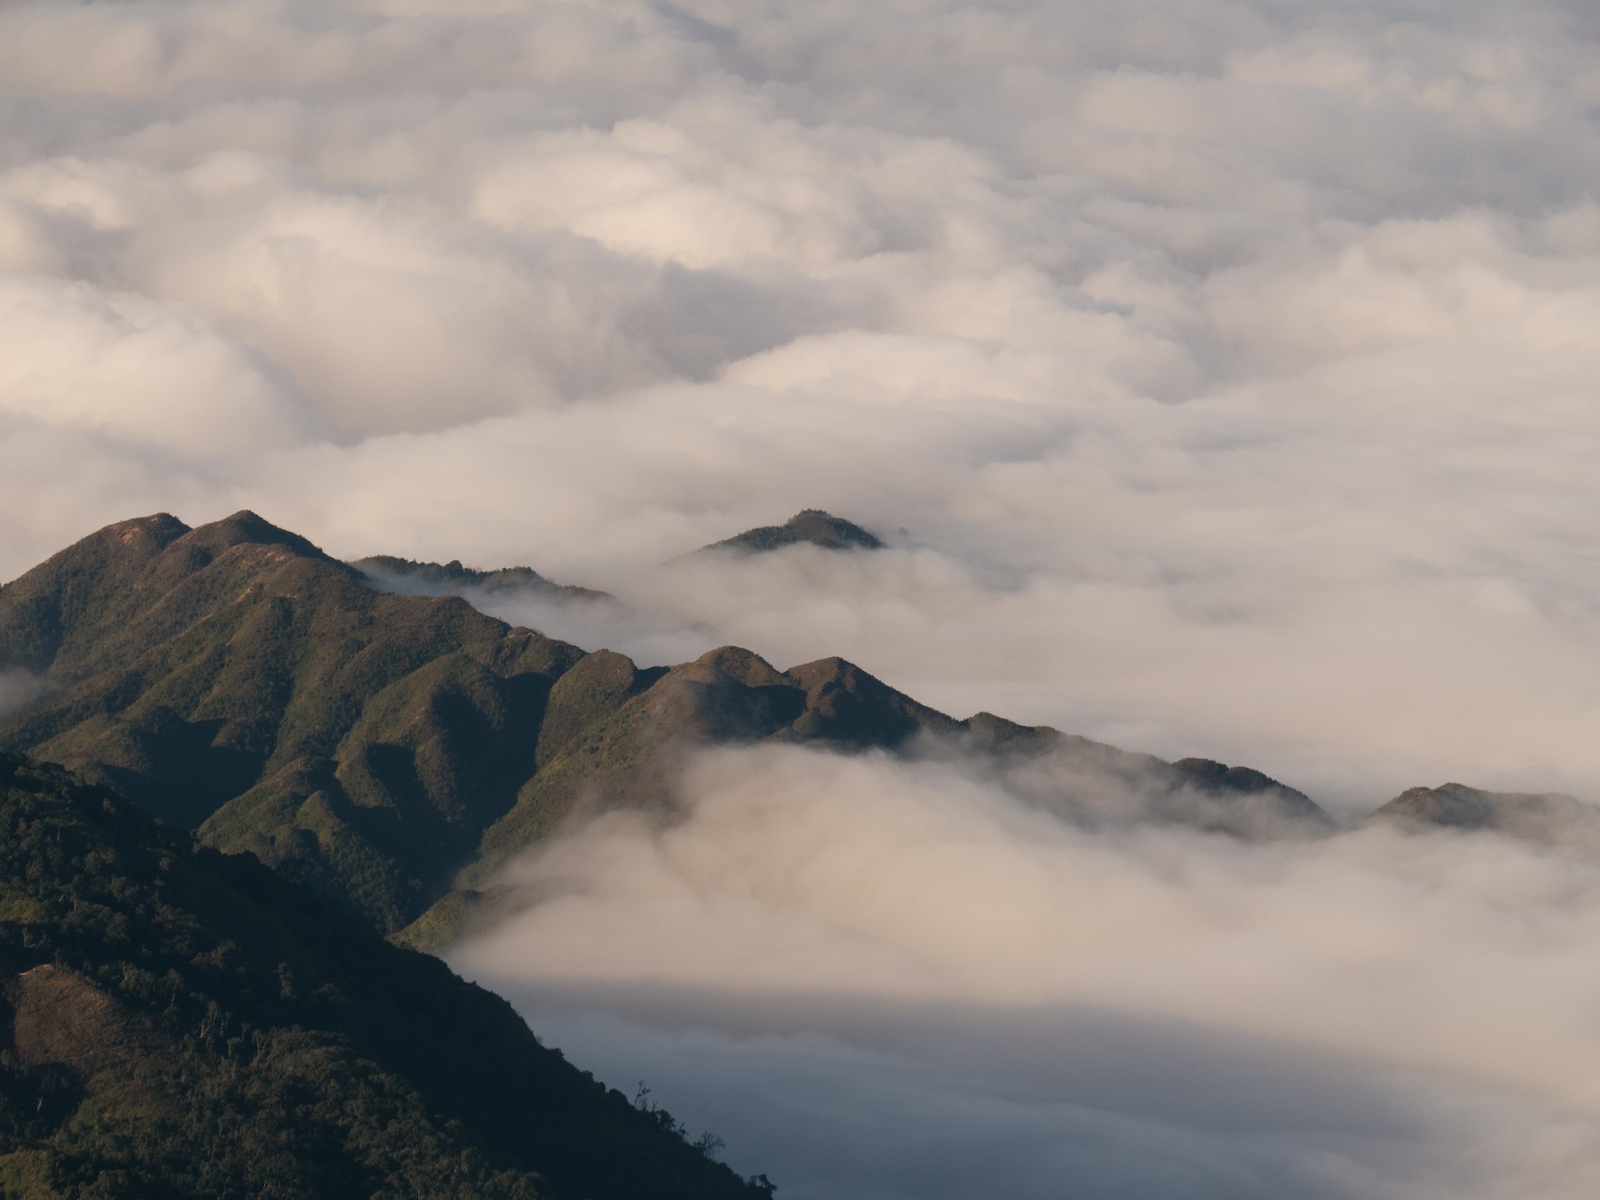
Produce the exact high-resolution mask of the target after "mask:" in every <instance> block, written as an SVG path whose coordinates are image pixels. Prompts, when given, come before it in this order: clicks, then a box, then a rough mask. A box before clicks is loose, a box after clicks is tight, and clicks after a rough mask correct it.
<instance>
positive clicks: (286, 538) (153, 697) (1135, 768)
mask: <svg viewBox="0 0 1600 1200" xmlns="http://www.w3.org/2000/svg"><path fill="white" fill-rule="evenodd" d="M369 582H370V581H369V580H368V579H367V578H366V577H365V576H364V575H363V574H362V573H361V572H360V571H358V570H356V569H354V568H352V567H350V566H347V565H345V564H343V563H340V562H336V561H334V560H333V559H331V558H329V557H328V556H326V555H324V554H323V553H322V552H321V551H320V550H318V549H317V548H316V547H315V546H313V545H312V544H311V543H310V542H308V541H306V540H305V539H304V538H301V537H298V536H297V535H295V534H292V533H288V532H286V531H284V530H282V529H278V528H276V527H275V526H272V525H270V524H268V523H267V522H266V521H263V520H262V519H261V518H259V517H257V516H255V515H254V514H252V513H248V512H245V513H238V514H236V515H234V516H232V517H229V518H227V519H226V520H223V521H218V522H216V523H214V524H211V525H205V526H201V527H200V528H197V529H190V528H189V527H188V526H186V525H184V524H183V523H182V522H180V521H178V520H176V519H175V518H173V517H170V516H166V515H157V516H154V517H147V518H142V519H140V520H135V521H126V522H122V523H120V524H117V525H113V526H109V527H108V528H106V529H103V530H101V531H100V532H98V533H96V534H93V535H91V536H90V537H88V538H85V539H84V540H83V541H81V542H79V543H78V544H77V545H75V546H72V547H70V548H69V549H67V550H64V551H62V552H61V553H60V554H57V555H56V556H54V557H53V558H51V559H50V560H49V561H47V562H45V563H44V564H42V565H41V566H39V567H36V568H35V569H33V570H32V571H29V572H28V573H27V574H25V575H23V576H22V577H21V578H20V579H18V580H16V581H15V582H13V583H11V584H8V585H6V586H5V587H4V588H3V589H0V667H12V668H23V669H27V670H30V671H33V672H36V673H38V674H40V675H42V676H43V677H44V678H45V679H46V680H47V681H48V682H49V683H50V684H51V685H52V686H54V687H55V688H56V689H57V690H56V691H54V692H53V693H52V694H50V695H48V696H46V697H45V698H44V699H42V700H40V701H38V702H36V703H35V704H33V705H32V706H31V707H29V708H28V709H26V710H25V711H23V712H21V713H17V714H14V715H13V716H12V717H11V718H9V719H8V720H6V721H4V722H0V750H5V751H12V752H24V753H27V754H29V755H31V756H33V757H35V758H37V759H41V760H46V761H53V762H60V763H63V764H66V765H67V766H69V767H71V768H73V769H74V770H77V771H80V772H82V773H83V774H84V776H85V777H86V778H89V779H91V780H94V781H98V782H101V783H104V784H106V785H107V786H110V787H113V788H115V789H116V790H118V791H120V792H122V793H123V794H125V795H127V796H129V797H130V798H132V799H134V800H136V801H137V802H139V803H140V804H141V805H143V806H144V807H145V808H147V809H148V810H149V811H150V812H152V813H154V814H155V815H157V816H160V817H162V818H163V819H165V820H167V821H168V822H169V823H171V824H173V825H175V826H179V827H182V828H191V829H196V830H197V831H198V834H199V836H200V838H201V840H202V841H204V842H206V843H207V844H210V845H213V846H216V847H218V848H220V849H224V850H228V851H245V850H248V851H250V852H252V853H254V854H255V855H256V856H257V857H259V858H260V859H261V860H262V861H263V862H265V863H267V864H269V865H271V866H274V867H278V868H280V869H281V870H283V871H285V872H286V873H288V874H289V875H290V876H291V877H293V878H296V879H299V880H301V881H304V882H307V883H310V884H312V885H313V886H316V887H317V888H319V889H321V890H323V891H325V892H327V893H329V894H331V895H334V896H337V897H339V898H340V899H342V900H343V901H345V902H346V903H348V904H350V905H351V906H353V907H354V908H356V909H357V910H359V911H360V912H362V913H364V914H365V915H366V916H367V917H368V918H369V919H370V920H372V921H373V922H374V923H375V924H376V925H377V926H378V927H379V928H380V929H382V930H384V931H387V932H392V931H395V930H398V929H400V928H402V927H404V926H406V925H408V924H409V923H411V922H413V921H414V920H415V919H416V918H417V917H418V916H419V915H421V914H423V913H424V912H425V911H427V910H428V909H429V908H430V906H431V905H433V904H434V903H435V902H436V901H438V900H439V899H440V898H441V897H445V896H447V895H448V894H449V893H451V889H452V887H453V886H454V885H455V884H456V882H457V879H458V875H460V873H461V872H462V871H463V870H465V871H466V875H465V876H464V880H465V882H467V883H469V884H474V885H476V884H481V883H482V882H483V881H485V880H487V879H489V878H490V876H491V875H492V874H493V872H494V870H495V869H496V868H497V867H499V866H500V865H501V864H503V863H504V862H505V861H506V860H507V859H508V858H509V857H510V856H512V855H513V854H515V853H517V852H518V851H520V850H522V849H524V848H525V847H527V846H529V845H530V844H532V843H533V842H535V841H537V840H538V839H540V838H542V837H544V836H546V835H548V834H549V833H550V832H551V831H552V830H553V829H555V828H556V827H557V826H558V825H559V824H560V823H561V822H562V821H563V820H565V819H566V818H568V817H569V816H570V815H571V814H572V813H573V812H574V811H575V810H577V809H578V808H579V807H581V806H583V805H602V804H618V803H620V804H635V805H637V804H656V803H664V802H667V801H668V800H669V798H670V792H671V788H670V783H671V779H672V775H673V771H674V768H675V765H676V764H677V762H678V761H679V759H680V757H681V754H682V753H683V752H684V751H685V750H687V749H690V748H693V747H695V746H704V745H714V744H719V743H727V742H750V741H761V740H771V741H780V742H791V743H807V744H814V745H817V746H820V747H824V748H829V749H833V750H838V751H859V750H862V749H867V748H881V749H885V750H892V751H895V752H897V753H906V754H924V755H926V754H939V753H946V754H954V755H961V756H966V757H973V756H976V757H978V758H981V759H983V760H984V761H986V762H992V763H993V765H994V767H995V769H996V770H1009V769H1010V768H1011V767H1013V766H1015V764H1016V763H1017V762H1019V761H1020V760H1022V759H1028V760H1030V761H1032V762H1034V763H1035V766H1037V763H1038V762H1043V763H1045V765H1046V766H1048V767H1049V770H1040V769H1030V770H1029V771H1028V772H1025V773H1017V774H1018V777H1019V778H1020V777H1021V775H1022V774H1026V775H1027V778H1028V780H1029V782H1028V783H1027V787H1026V789H1024V790H1025V791H1027V794H1028V795H1029V796H1030V798H1033V799H1037V801H1038V802H1039V803H1041V804H1043V805H1045V806H1046V807H1050V808H1052V809H1054V810H1056V811H1058V812H1061V813H1062V814H1063V815H1064V816H1068V817H1070V818H1073V819H1093V820H1100V819H1104V818H1105V817H1106V815H1107V812H1106V810H1105V809H1104V806H1099V807H1095V806H1092V805H1091V806H1086V805H1085V804H1084V803H1081V802H1080V799H1081V797H1082V796H1084V795H1088V794H1089V793H1092V792H1094V790H1095V788H1097V787H1098V788H1100V790H1101V791H1102V792H1103V791H1105V789H1106V787H1107V786H1110V787H1111V788H1112V790H1115V791H1117V792H1118V793H1119V794H1121V793H1123V792H1127V793H1129V794H1130V795H1134V796H1135V798H1136V803H1134V804H1133V806H1132V807H1131V808H1129V807H1128V806H1127V805H1124V806H1123V807H1124V810H1125V812H1126V813H1131V815H1133V816H1135V817H1138V818H1139V819H1150V820H1169V821H1186V822H1188V823H1191V824H1197V825H1200V826H1201V827H1203V828H1208V829H1216V830H1218V831H1222V832H1233V833H1239V834H1243V835H1254V834H1256V833H1259V832H1260V831H1262V830H1263V829H1265V828H1267V824H1271V822H1270V821H1269V822H1267V824H1264V823H1263V821H1262V819H1261V818H1262V815H1263V814H1265V815H1266V816H1267V817H1269V818H1271V819H1272V821H1276V822H1278V824H1280V825H1282V824H1284V823H1290V824H1296V823H1298V824H1308V825H1310V826H1315V827H1320V826H1323V825H1326V823H1327V821H1326V818H1325V817H1324V816H1323V814H1322V813H1321V811H1320V810H1319V809H1317V807H1316V806H1315V805H1314V804H1312V803H1311V802H1310V801H1309V800H1308V799H1307V798H1306V797H1305V796H1303V795H1301V794H1300V793H1298V792H1295V791H1294V790H1293V789H1291V788H1286V787H1284V786H1283V785H1281V784H1279V783H1277V782H1276V781H1274V780H1271V779H1268V778H1267V777H1266V776H1264V775H1260V774H1259V773H1257V772H1252V771H1249V770H1247V769H1244V768H1227V767H1224V766H1223V765H1222V764H1219V763H1211V762H1209V761H1207V760H1192V761H1189V762H1185V763H1180V764H1176V765H1174V764H1168V763H1164V762H1161V761H1160V760H1159V759H1155V758H1151V757H1150V756H1147V755H1130V754H1125V753H1124V752H1122V751H1119V750H1116V749H1115V748H1113V747H1109V746H1098V745H1096V744H1095V743H1092V742H1087V741H1084V740H1083V739H1080V738H1072V737H1069V736H1068V735H1065V734H1061V733H1059V732H1057V731H1055V730H1052V729H1048V728H1044V727H1039V728H1033V727H1027V726H1021V725H1015V724H1012V723H1011V722H1007V721H1003V720H1001V719H1000V718H997V717H992V716H990V715H988V714H979V715H978V716H976V717H973V718H971V719H969V720H965V721H958V720H955V719H953V718H951V717H949V716H946V715H945V714H943V713H940V712H938V711H936V710H934V709H932V708H929V707H927V706H926V705H923V704H920V703H918V702H917V701H915V700H913V699H912V698H911V697H909V696H906V695H904V694H903V693H901V692H898V691H896V690H895V689H893V688H891V687H889V686H888V685H887V684H885V683H883V682H882V681H880V680H878V679H875V678H873V677H872V676H871V675H870V674H868V673H867V672H865V671H863V670H861V669H860V668H859V667H857V666H855V665H854V664H851V663H849V662H846V661H844V660H843V659H839V658H826V659H820V660H818V661H816V662H811V663H805V664H802V665H800V666H796V667H791V668H789V669H788V670H787V671H780V670H778V669H776V668H775V667H773V666H772V665H771V664H769V663H767V662H765V661H763V660H762V659H761V658H759V657H758V656H756V655H755V654H752V653H751V652H749V651H747V650H742V649H739V648H737V647H723V648H721V649H718V650H713V651H711V652H709V653H707V654H705V655H703V656H701V657H700V658H699V659H697V660H695V661H694V662H692V663H685V664H681V665H678V666H675V667H670V668H666V667H656V668H640V667H639V666H637V665H636V664H634V663H633V662H632V661H630V660H629V659H627V658H626V657H624V656H622V655H620V654H615V653H612V652H610V651H606V650H597V651H595V652H593V653H589V654H585V653H584V652H583V651H581V650H579V649H578V648H577V647H575V646H571V645H568V644H566V643H563V642H559V641H555V640H553V639H550V638H546V637H543V636H542V635H540V634H538V633H536V632H534V631H532V630H528V629H520V628H512V627H510V626H508V625H506V624H505V623H504V622H501V621H497V620H494V619H493V618H490V617H487V616H485V615H483V614H482V613H479V612H478V611H476V610H475V609H473V608H472V607H471V606H470V605H468V604H467V603H466V602H465V601H463V600H461V599H459V598H457V597H453V596H424V595H392V594H385V593H382V592H380V591H378V590H375V589H374V588H373V587H371V586H369ZM1041 781H1042V782H1041ZM1091 785H1092V786H1091ZM1197 798H1198V800H1197ZM459 901H460V897H459V896H457V897H456V898H455V900H453V901H452V903H453V904H457V906H459Z"/></svg>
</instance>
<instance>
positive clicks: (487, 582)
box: [350, 554, 611, 601]
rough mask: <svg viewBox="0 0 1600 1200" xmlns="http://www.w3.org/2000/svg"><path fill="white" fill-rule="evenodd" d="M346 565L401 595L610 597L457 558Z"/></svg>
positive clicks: (382, 559) (384, 558) (376, 558)
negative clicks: (475, 565)
mask: <svg viewBox="0 0 1600 1200" xmlns="http://www.w3.org/2000/svg"><path fill="white" fill-rule="evenodd" d="M350 565H351V566H352V567H354V568H355V569H356V570H358V571H360V572H361V573H362V574H363V575H365V576H366V577H367V581H368V582H369V583H370V584H371V585H372V586H373V587H375V588H376V589H377V590H378V591H380V592H398V593H400V594H401V595H405V596H460V595H463V594H467V593H482V594H483V595H485V596H493V595H497V594H499V593H505V592H509V593H517V594H521V595H528V596H538V597H541V598H543V599H546V600H561V601H587V600H609V599H611V596H610V594H609V593H607V592H597V591H595V590H594V589H592V588H585V587H571V586H569V585H567V584H561V583H553V582H551V581H550V580H548V579H546V578H545V577H544V576H543V575H541V574H539V572H537V571H535V570H534V569H533V568H532V567H502V568H500V569H499V570H496V571H476V570H474V569H473V568H471V567H463V566H462V565H461V563H460V561H459V560H455V561H452V562H447V563H431V562H413V561H412V560H411V559H409V558H395V557H393V556H391V555H388V554H375V555H373V556H372V557H370V558H361V559H357V560H356V561H355V562H353V563H351V564H350Z"/></svg>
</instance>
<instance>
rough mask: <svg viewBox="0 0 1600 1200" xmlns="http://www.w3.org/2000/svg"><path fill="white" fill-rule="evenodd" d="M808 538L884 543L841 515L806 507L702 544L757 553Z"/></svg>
mask: <svg viewBox="0 0 1600 1200" xmlns="http://www.w3.org/2000/svg"><path fill="white" fill-rule="evenodd" d="M800 542H809V543H810V544H811V545H813V546H821V547H822V548H823V549H824V550H852V549H855V550H881V549H882V548H883V543H882V542H881V541H879V540H878V539H877V538H876V537H874V536H873V535H872V534H870V533H868V532H867V531H866V530H865V529H863V528H861V526H859V525H855V524H852V523H851V522H849V521H846V520H845V519H844V518H842V517H836V516H833V515H832V514H831V513H825V512H823V511H822V510H821V509H820V508H807V509H803V510H801V511H800V512H797V513H796V514H795V515H794V516H792V517H790V518H789V519H788V520H787V521H785V522H784V523H783V524H782V525H760V526H757V527H756V528H755V529H747V530H745V531H744V532H743V533H741V534H738V535H736V536H734V537H731V538H726V539H724V540H723V541H720V542H714V543H712V544H711V545H709V546H707V547H705V549H706V550H730V551H733V552H735V553H740V554H757V553H760V552H761V551H763V550H777V549H779V548H781V547H783V546H793V545H796V544H798V543H800Z"/></svg>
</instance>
